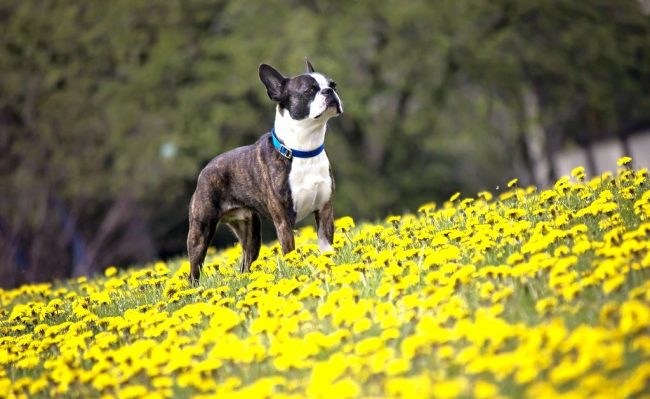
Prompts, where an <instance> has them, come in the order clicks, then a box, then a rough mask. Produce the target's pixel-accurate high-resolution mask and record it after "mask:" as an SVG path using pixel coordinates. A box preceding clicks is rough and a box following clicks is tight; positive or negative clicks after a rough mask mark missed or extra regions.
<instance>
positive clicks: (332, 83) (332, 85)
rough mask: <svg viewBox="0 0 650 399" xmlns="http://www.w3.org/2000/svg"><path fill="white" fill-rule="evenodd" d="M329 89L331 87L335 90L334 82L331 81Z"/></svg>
mask: <svg viewBox="0 0 650 399" xmlns="http://www.w3.org/2000/svg"><path fill="white" fill-rule="evenodd" d="M330 87H331V88H332V89H334V90H336V82H335V81H333V80H332V81H331V82H330Z"/></svg>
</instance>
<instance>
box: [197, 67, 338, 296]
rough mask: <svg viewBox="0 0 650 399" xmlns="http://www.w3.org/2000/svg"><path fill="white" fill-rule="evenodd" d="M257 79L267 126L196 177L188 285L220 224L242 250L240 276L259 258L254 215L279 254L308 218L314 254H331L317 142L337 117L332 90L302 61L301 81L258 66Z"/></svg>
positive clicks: (328, 174)
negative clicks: (269, 226) (269, 103)
mask: <svg viewBox="0 0 650 399" xmlns="http://www.w3.org/2000/svg"><path fill="white" fill-rule="evenodd" d="M259 77H260V80H261V81H262V83H263V84H264V86H265V87H266V91H267V94H268V96H269V98H270V99H271V100H273V101H274V102H275V122H274V126H273V129H272V130H271V131H270V132H269V133H266V134H264V135H263V136H262V137H261V138H260V139H259V140H258V141H257V142H256V143H255V144H252V145H248V146H244V147H239V148H235V149H233V150H230V151H228V152H225V153H223V154H221V155H218V156H217V157H215V158H214V159H212V160H211V161H210V162H209V163H208V164H207V165H206V166H205V168H203V170H202V171H201V173H200V174H199V177H198V180H197V184H196V190H195V191H194V194H193V195H192V198H191V200H190V206H189V233H188V236H187V252H188V255H189V260H190V282H191V283H192V284H197V282H198V279H199V277H200V273H201V269H202V265H203V261H204V259H205V254H206V251H207V249H208V245H209V244H210V242H211V241H212V238H213V236H214V232H215V230H216V227H217V225H218V224H219V223H223V224H225V225H227V226H229V227H230V228H231V229H232V231H233V232H234V233H235V235H236V236H237V239H238V240H239V242H240V244H241V247H242V254H243V256H242V262H241V272H248V271H250V266H251V263H253V261H255V259H257V257H258V255H259V251H260V246H261V243H262V237H261V232H260V216H264V217H266V218H268V219H270V220H271V221H272V222H273V224H274V226H275V230H276V232H277V236H278V240H279V242H280V246H281V248H282V252H283V253H284V254H286V253H288V252H291V251H292V250H293V249H294V247H295V243H294V237H293V229H294V226H295V225H296V223H297V222H299V221H301V220H302V219H304V218H305V217H307V216H308V215H309V214H310V213H314V215H315V218H316V226H317V232H318V246H319V249H320V250H321V251H323V252H324V251H329V250H332V242H333V238H334V221H333V220H334V211H333V208H332V195H333V193H334V178H333V177H332V170H331V167H330V163H329V159H328V158H327V154H326V152H325V147H324V142H325V132H326V130H327V122H328V121H329V120H330V119H331V118H333V117H336V116H338V115H340V114H342V113H343V103H342V102H341V99H340V98H339V96H338V93H337V89H336V83H335V82H334V81H333V80H332V79H330V78H328V77H327V76H325V75H323V74H321V73H318V72H316V71H315V70H314V67H313V65H312V64H311V62H309V60H306V72H305V73H303V74H301V75H297V76H294V77H291V78H288V77H285V76H283V75H282V74H281V73H280V72H278V71H277V70H276V69H275V68H273V67H272V66H270V65H266V64H262V65H260V67H259Z"/></svg>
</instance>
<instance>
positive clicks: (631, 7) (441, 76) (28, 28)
mask: <svg viewBox="0 0 650 399" xmlns="http://www.w3.org/2000/svg"><path fill="white" fill-rule="evenodd" d="M649 37H650V19H649V17H648V15H647V14H644V13H643V12H642V10H641V7H640V5H639V3H638V2H636V1H634V0H629V1H617V2H612V1H609V0H595V1H590V2H576V1H572V0H555V1H551V0H532V1H526V2H517V1H511V0H495V1H489V2H477V1H467V0H438V1H408V2H402V1H380V2H375V1H368V0H359V1H332V2H325V1H307V2H302V1H300V2H298V1H279V0H269V1H234V0H221V1H219V0H216V1H212V0H210V1H208V0H184V1H180V0H177V1H171V0H148V1H130V0H113V1H92V2H90V1H68V2H61V1H39V0H22V1H9V0H5V1H0V72H1V75H0V151H1V156H0V190H1V193H2V194H1V195H2V198H1V199H0V254H1V255H0V279H2V280H3V281H4V284H5V285H14V284H18V283H20V282H22V281H32V280H39V279H47V278H49V277H50V276H54V277H63V276H68V275H79V274H88V273H90V272H92V271H94V270H97V269H98V268H102V267H104V266H106V265H107V264H109V263H118V264H125V263H128V262H135V261H144V260H148V259H151V258H153V257H155V256H159V255H161V254H162V255H169V254H174V253H181V252H183V251H184V240H185V233H186V230H187V203H188V201H189V197H190V195H191V193H192V191H193V188H194V183H195V179H196V176H197V174H198V172H199V171H200V169H201V167H202V166H203V164H205V163H206V162H207V161H208V160H209V159H211V158H212V157H214V156H215V155H217V154H219V153H221V152H223V151H226V150H228V149H231V148H234V147H236V146H240V145H243V144H247V143H251V142H253V141H254V140H256V139H257V137H259V136H260V135H261V134H262V133H264V132H265V131H267V130H268V129H269V128H270V127H271V126H272V122H273V117H274V111H273V104H272V103H271V102H270V100H268V98H267V96H266V93H265V90H264V89H263V87H262V85H261V83H260V82H259V81H258V78H257V67H258V65H259V64H260V63H262V62H265V63H270V64H272V65H274V66H275V67H277V68H279V69H280V70H281V71H282V72H284V73H285V74H287V75H295V74H298V73H302V72H303V60H304V59H305V57H309V58H310V59H311V60H312V62H313V63H314V65H315V66H316V69H317V70H319V71H322V72H323V73H325V74H327V75H329V76H331V77H333V78H334V79H336V81H337V83H338V87H339V89H340V90H339V93H340V95H341V97H342V99H343V101H344V103H345V110H346V113H345V114H344V115H343V116H341V117H340V118H337V119H336V120H334V121H332V122H331V126H330V128H329V130H328V137H327V141H326V145H327V147H326V148H327V151H328V156H329V157H330V160H331V161H332V164H333V168H334V173H335V177H336V181H337V192H336V197H335V209H336V213H337V214H338V215H343V214H351V215H354V216H356V217H362V218H373V217H379V216H382V215H385V214H387V213H389V212H401V211H403V210H405V209H413V208H414V207H416V206H418V205H420V204H421V203H424V202H427V201H430V200H432V199H437V200H440V199H444V198H445V197H446V196H448V195H450V194H451V193H453V192H455V191H466V192H470V193H473V192H476V191H478V190H481V189H494V187H495V186H496V185H498V184H503V182H505V181H507V180H509V179H510V178H511V177H515V176H519V177H520V178H521V180H522V181H523V182H531V183H535V182H536V181H535V176H534V173H533V172H532V169H533V166H534V163H535V162H537V161H539V159H540V157H541V158H546V159H547V160H548V159H551V158H552V156H553V154H554V153H555V152H556V151H557V150H558V149H559V148H561V147H562V146H564V145H566V144H567V143H576V144H579V145H585V143H588V142H589V141H590V140H592V139H597V138H602V137H607V136H608V135H612V134H613V133H616V132H618V131H622V130H625V129H627V128H629V127H630V126H634V125H636V124H639V123H645V122H646V121H647V120H648V118H649V115H650V95H649V94H650V89H649V88H650V41H649V40H648V38H649ZM531 99H532V100H531ZM531 101H532V102H531ZM531 104H532V105H531ZM540 132H541V133H540ZM540 154H541V155H540ZM548 173H549V176H550V177H554V176H551V175H552V174H553V170H552V168H551V169H550V170H549V171H548ZM267 238H269V237H267Z"/></svg>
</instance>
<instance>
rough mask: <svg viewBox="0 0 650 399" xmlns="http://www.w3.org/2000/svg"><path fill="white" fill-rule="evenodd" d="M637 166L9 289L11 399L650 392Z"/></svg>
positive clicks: (6, 389) (3, 324)
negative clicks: (199, 255)
mask: <svg viewBox="0 0 650 399" xmlns="http://www.w3.org/2000/svg"><path fill="white" fill-rule="evenodd" d="M627 162H629V159H621V160H619V170H618V172H616V173H609V174H604V175H602V176H598V177H595V178H592V179H588V178H586V177H585V175H584V171H583V169H581V168H577V169H575V170H574V171H573V173H572V175H573V176H572V177H566V178H562V179H560V180H559V181H558V182H557V183H556V184H555V185H554V187H552V188H550V189H548V190H545V191H540V190H537V189H535V188H534V187H529V188H519V187H517V183H516V181H511V182H510V183H509V184H508V186H509V189H508V191H506V192H504V193H502V194H500V195H498V197H495V198H493V194H491V193H488V192H483V193H479V194H478V195H477V197H476V198H460V197H459V196H458V195H455V196H453V197H452V198H450V200H449V201H447V202H446V203H444V204H441V205H440V206H438V207H436V206H435V205H434V204H427V205H424V206H422V207H421V208H420V209H419V211H418V212H417V214H413V215H403V216H392V217H389V218H387V219H386V220H385V221H384V222H383V223H379V224H360V225H359V226H355V223H354V221H353V220H352V219H350V218H347V217H344V218H341V219H339V220H337V222H336V227H337V230H336V235H335V245H334V247H335V249H336V251H335V252H333V253H324V254H320V253H319V252H318V246H317V245H316V234H315V232H314V230H313V229H312V228H305V229H302V230H301V231H300V232H298V234H297V239H296V242H297V249H296V251H294V252H292V253H290V254H288V255H286V256H281V255H279V247H278V245H277V244H275V245H271V246H265V247H263V248H262V252H261V256H260V259H259V260H258V261H256V262H255V263H254V265H253V268H252V272H251V273H250V274H239V272H237V270H238V263H239V258H240V253H241V251H240V249H239V248H238V247H236V248H231V249H228V250H226V251H219V252H215V251H214V250H212V251H211V252H210V254H209V256H208V259H207V261H206V266H205V268H204V271H205V273H204V276H203V277H202V280H201V286H200V287H197V288H192V287H190V286H188V284H187V276H188V266H189V265H188V263H187V261H186V260H185V259H179V260H177V261H171V262H167V263H163V262H157V263H155V264H151V265H146V266H144V267H142V268H134V269H130V270H124V271H119V270H117V269H115V268H114V267H110V268H108V269H106V271H105V273H104V274H105V275H103V276H98V277H96V278H92V279H86V278H80V279H77V280H71V281H64V282H58V283H55V284H36V285H28V286H23V287H20V288H18V289H15V290H5V291H2V290H0V302H1V305H2V306H1V308H0V397H43V398H46V397H83V398H89V397H106V398H109V397H119V398H177V397H180V398H182V397H201V396H205V397H213V396H215V394H216V395H218V397H231V396H232V397H241V398H254V397H271V396H272V397H296V398H299V397H305V396H309V397H322V398H346V397H409V398H410V397H436V398H456V397H461V398H466V397H476V398H495V397H530V398H550V397H566V398H574V397H575V398H579V397H589V398H595V397H602V398H608V399H611V398H616V397H649V396H648V395H649V394H650V388H649V387H650V279H649V278H648V277H650V240H649V236H650V191H648V185H649V184H650V181H649V178H648V171H647V170H646V169H642V170H636V171H635V170H631V169H629V168H628V167H627V166H626V164H627Z"/></svg>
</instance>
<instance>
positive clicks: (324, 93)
mask: <svg viewBox="0 0 650 399" xmlns="http://www.w3.org/2000/svg"><path fill="white" fill-rule="evenodd" d="M333 91H334V90H332V88H330V87H326V88H324V89H323V90H321V91H320V92H321V94H322V95H324V96H328V95H330V94H332V92H333Z"/></svg>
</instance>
